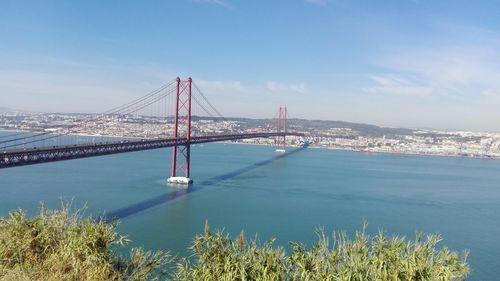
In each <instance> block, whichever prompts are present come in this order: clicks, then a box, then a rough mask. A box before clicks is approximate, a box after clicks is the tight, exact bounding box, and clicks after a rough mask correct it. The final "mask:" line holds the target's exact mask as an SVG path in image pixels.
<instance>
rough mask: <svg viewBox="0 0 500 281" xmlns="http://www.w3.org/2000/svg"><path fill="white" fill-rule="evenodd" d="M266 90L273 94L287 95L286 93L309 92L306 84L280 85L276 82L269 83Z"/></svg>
mask: <svg viewBox="0 0 500 281" xmlns="http://www.w3.org/2000/svg"><path fill="white" fill-rule="evenodd" d="M266 88H267V89H268V90H269V91H271V92H273V93H286V92H294V93H305V92H307V88H306V85H305V84H304V83H299V84H285V83H278V82H275V81H268V82H267V83H266Z"/></svg>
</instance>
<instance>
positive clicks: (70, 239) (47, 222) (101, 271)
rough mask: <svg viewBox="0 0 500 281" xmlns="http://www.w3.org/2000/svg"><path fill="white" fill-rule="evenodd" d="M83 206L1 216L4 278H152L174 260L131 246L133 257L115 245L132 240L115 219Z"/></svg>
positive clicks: (39, 280)
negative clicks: (89, 211) (97, 217)
mask: <svg viewBox="0 0 500 281" xmlns="http://www.w3.org/2000/svg"><path fill="white" fill-rule="evenodd" d="M83 211H84V210H83V209H81V210H73V211H71V208H70V205H69V204H64V205H63V206H62V208H61V209H58V210H47V209H46V208H45V207H44V206H43V205H42V206H41V207H40V211H39V214H38V216H36V217H34V218H30V217H28V216H27V214H26V212H25V211H22V210H16V211H13V212H11V213H10V214H9V215H8V217H7V218H1V219H0V280H1V281H21V280H30V281H31V280H33V281H34V280H36V281H42V280H43V281H60V280H62V281H64V280H68V281H69V280H71V281H80V280H82V281H83V280H96V281H102V280H131V281H132V280H137V281H138V280H153V279H157V278H159V276H160V275H161V272H159V271H158V269H159V268H160V267H161V266H162V265H164V264H166V263H168V262H169V261H170V256H169V255H168V253H163V252H154V253H153V252H147V251H144V250H142V249H132V250H131V254H130V256H129V257H124V256H121V255H119V254H116V253H115V251H114V248H115V247H116V246H124V245H125V244H127V243H128V242H129V240H128V239H127V237H125V236H122V235H119V234H118V233H117V232H116V231H115V227H116V223H111V224H108V223H106V222H105V221H104V220H102V219H100V220H95V219H92V218H85V217H84V215H83Z"/></svg>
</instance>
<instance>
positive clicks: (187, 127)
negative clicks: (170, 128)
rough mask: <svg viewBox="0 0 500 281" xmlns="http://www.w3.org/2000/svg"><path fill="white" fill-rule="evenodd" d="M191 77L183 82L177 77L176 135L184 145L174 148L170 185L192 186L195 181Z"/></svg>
mask: <svg viewBox="0 0 500 281" xmlns="http://www.w3.org/2000/svg"><path fill="white" fill-rule="evenodd" d="M192 82H193V80H192V79H191V77H189V78H188V80H181V79H180V78H179V77H177V89H176V97H175V108H174V112H175V116H174V135H173V137H174V138H176V139H178V140H179V141H180V140H183V139H185V142H184V144H182V145H175V146H174V147H173V148H172V175H171V177H170V178H168V180H167V182H169V183H179V184H190V183H192V182H193V180H192V179H191V178H190V177H189V172H190V171H189V169H190V161H191V159H190V157H191V147H190V146H191V84H192Z"/></svg>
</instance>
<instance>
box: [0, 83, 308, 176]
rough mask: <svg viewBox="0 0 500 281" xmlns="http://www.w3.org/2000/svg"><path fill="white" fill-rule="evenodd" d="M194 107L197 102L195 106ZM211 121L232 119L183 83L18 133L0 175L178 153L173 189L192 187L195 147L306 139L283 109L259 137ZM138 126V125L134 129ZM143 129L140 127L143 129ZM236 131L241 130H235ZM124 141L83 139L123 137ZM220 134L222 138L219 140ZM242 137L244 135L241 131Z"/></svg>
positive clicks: (9, 138)
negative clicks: (146, 153) (136, 154)
mask: <svg viewBox="0 0 500 281" xmlns="http://www.w3.org/2000/svg"><path fill="white" fill-rule="evenodd" d="M193 101H194V102H193ZM202 115H204V116H207V117H209V118H211V120H214V123H213V124H212V123H211V125H212V126H214V124H218V123H225V124H226V125H228V124H229V122H227V121H226V118H225V117H224V116H223V115H222V114H221V113H220V111H219V110H218V109H217V108H216V107H214V106H213V104H212V103H211V102H210V101H209V100H208V99H207V97H206V95H205V94H204V93H203V92H202V91H201V90H200V88H199V87H198V86H197V85H196V84H195V83H194V82H193V80H192V79H191V78H188V79H187V80H181V79H180V78H177V79H175V80H173V81H170V82H169V83H166V84H165V85H163V86H161V87H160V88H158V89H157V90H155V91H153V92H150V93H148V94H146V95H144V96H142V97H140V98H137V99H135V100H133V101H131V102H129V103H126V104H123V105H121V106H118V107H115V108H112V109H110V110H108V111H105V112H103V113H100V114H96V115H91V116H86V117H84V118H81V119H75V120H72V123H71V124H69V125H68V124H66V125H64V126H61V127H57V128H45V129H44V130H41V131H38V132H30V133H26V132H18V133H12V134H8V135H4V136H1V137H0V153H1V154H0V169H3V168H10V167H18V166H26V165H33V164H40V163H47V162H55V161H64V160H71V159H79V158H86V157H95V156H103V155H109V154H116V153H126V152H133V151H141V150H149V149H158V148H165V147H172V167H171V175H170V177H169V178H168V182H169V183H179V184H189V183H191V182H192V179H191V174H190V166H191V145H194V144H201V143H209V142H220V141H235V140H242V139H252V138H275V144H276V145H277V149H276V151H277V152H280V153H281V152H284V151H285V146H286V137H287V136H298V137H301V136H303V134H301V133H297V132H290V131H288V130H287V119H288V110H287V108H286V107H280V108H279V111H278V114H277V116H276V118H273V119H272V120H274V121H275V123H274V124H268V126H267V127H266V129H265V130H263V129H261V130H260V131H258V132H247V131H241V130H239V131H240V132H237V133H234V131H235V130H227V128H225V127H223V128H220V127H216V128H211V129H207V128H206V127H207V124H200V123H202V122H197V123H196V126H193V118H195V116H202ZM131 124H133V125H131ZM138 124H140V125H138ZM230 125H233V127H237V126H236V125H235V124H230ZM123 131H126V135H125V136H122V137H121V138H118V139H116V138H113V139H110V138H105V137H97V138H96V137H78V136H82V135H89V134H96V133H98V134H99V133H102V135H109V134H110V132H118V133H119V134H123ZM214 131H215V132H218V134H214ZM236 131H238V130H236Z"/></svg>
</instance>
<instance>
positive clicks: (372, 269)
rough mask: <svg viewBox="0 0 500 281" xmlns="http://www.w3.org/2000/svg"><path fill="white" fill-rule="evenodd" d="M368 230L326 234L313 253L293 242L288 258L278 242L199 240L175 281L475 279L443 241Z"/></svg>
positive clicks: (217, 236) (215, 236) (220, 236)
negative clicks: (275, 243) (439, 246)
mask: <svg viewBox="0 0 500 281" xmlns="http://www.w3.org/2000/svg"><path fill="white" fill-rule="evenodd" d="M365 229H366V227H363V230H362V231H359V232H357V233H356V234H355V236H354V238H353V239H350V238H349V236H348V235H347V233H346V232H335V233H334V234H333V236H332V237H331V238H329V237H328V236H327V235H325V232H324V231H323V229H318V230H317V231H316V233H317V236H318V239H317V241H316V242H315V243H313V245H312V246H311V247H308V246H306V245H305V244H302V243H295V242H290V246H291V252H290V254H289V255H287V254H286V252H285V250H284V249H283V248H282V247H279V246H273V244H274V240H270V241H267V242H264V243H259V240H258V239H257V237H254V238H252V239H250V240H247V239H245V237H244V235H243V232H242V234H240V237H239V238H237V239H231V238H230V237H229V236H228V235H227V234H225V233H224V232H222V231H217V232H215V233H211V232H210V230H209V228H208V225H207V226H206V227H205V232H204V234H203V235H199V236H197V237H196V238H195V239H194V242H193V245H192V246H191V248H190V249H191V251H192V256H191V257H190V258H185V259H183V260H181V261H180V262H178V264H177V270H176V272H175V276H174V277H173V278H172V279H173V280H178V281H191V280H192V281H194V280H214V281H215V280H227V281H230V280H238V281H250V280H290V281H292V280H293V281H307V280H311V281H312V280H317V281H323V280H326V281H328V280H331V281H372V280H373V281H375V280H377V281H378V280H380V281H396V280H409V281H410V280H411V281H424V280H429V281H437V280H442V281H445V280H465V279H466V277H467V275H468V273H469V266H468V264H467V252H464V253H463V254H458V253H456V252H452V251H450V250H449V249H448V248H446V247H443V248H441V249H439V250H438V249H437V246H438V243H439V242H440V241H441V237H440V236H439V235H424V234H422V233H418V234H417V235H416V238H415V239H414V240H407V239H405V237H398V236H394V237H387V236H386V234H385V233H384V232H382V231H381V232H379V233H378V234H377V235H375V236H370V235H368V234H366V231H365Z"/></svg>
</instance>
